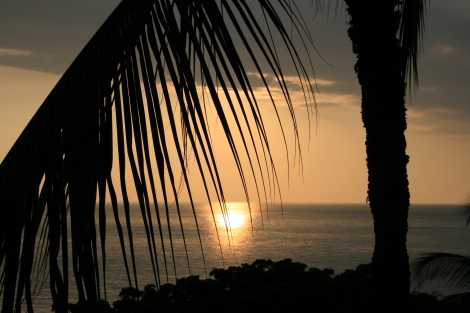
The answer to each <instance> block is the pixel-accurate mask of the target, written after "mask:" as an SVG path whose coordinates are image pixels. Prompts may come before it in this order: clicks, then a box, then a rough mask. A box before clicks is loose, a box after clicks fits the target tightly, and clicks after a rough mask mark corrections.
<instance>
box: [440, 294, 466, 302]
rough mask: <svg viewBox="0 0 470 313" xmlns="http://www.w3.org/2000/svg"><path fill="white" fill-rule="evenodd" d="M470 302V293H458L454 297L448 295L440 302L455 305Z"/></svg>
mask: <svg viewBox="0 0 470 313" xmlns="http://www.w3.org/2000/svg"><path fill="white" fill-rule="evenodd" d="M469 300H470V292H462V293H456V294H452V295H447V296H443V297H441V298H440V301H442V302H455V303H461V302H464V301H465V302H467V303H468V301H469Z"/></svg>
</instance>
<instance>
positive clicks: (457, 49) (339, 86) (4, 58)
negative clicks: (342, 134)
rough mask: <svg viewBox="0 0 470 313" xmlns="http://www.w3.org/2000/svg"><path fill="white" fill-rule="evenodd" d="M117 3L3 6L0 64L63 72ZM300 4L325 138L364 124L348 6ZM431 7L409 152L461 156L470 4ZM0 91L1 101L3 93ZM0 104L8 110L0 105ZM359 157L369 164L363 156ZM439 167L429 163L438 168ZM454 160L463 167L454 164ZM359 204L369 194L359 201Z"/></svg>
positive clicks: (469, 91) (467, 112) (466, 137)
mask: <svg viewBox="0 0 470 313" xmlns="http://www.w3.org/2000/svg"><path fill="white" fill-rule="evenodd" d="M119 2H120V1H118V0H82V1H74V0H60V1H59V0H47V1H26V0H15V1H7V0H0V29H1V30H2V31H1V32H0V66H4V67H12V68H20V69H24V70H32V71H36V72H43V73H48V74H55V75H61V74H63V73H64V72H65V70H66V69H67V68H68V66H69V65H70V64H71V63H72V61H73V60H74V59H75V57H76V56H77V55H78V53H79V52H80V51H81V49H82V48H83V47H84V46H85V44H86V43H87V42H88V41H89V40H90V38H91V37H92V35H93V34H94V33H95V32H96V31H97V29H98V28H99V27H100V26H101V24H102V23H103V22H104V21H105V19H106V18H107V17H108V16H109V14H110V13H111V12H112V11H113V9H114V8H115V7H116V6H117V4H118V3H119ZM295 3H296V4H297V5H299V7H301V11H302V13H303V15H304V19H305V21H306V23H307V25H308V26H309V28H310V32H311V34H312V37H313V40H314V44H315V47H316V48H317V49H318V51H319V52H320V53H321V55H322V57H323V58H324V59H325V60H326V61H328V62H329V63H330V64H331V65H333V67H332V66H330V65H328V64H326V63H325V62H324V61H323V60H322V59H321V58H320V57H319V56H318V54H316V52H314V50H313V49H310V50H309V51H310V52H311V54H312V60H313V66H314V69H315V75H316V78H317V80H318V87H319V89H320V92H321V94H320V95H319V97H318V101H319V102H318V104H319V114H320V117H322V118H323V121H322V119H320V124H319V130H320V133H322V132H323V130H325V132H326V131H327V129H328V126H325V124H327V123H328V121H329V120H330V119H331V120H336V121H337V123H341V125H342V126H341V127H343V126H344V125H345V124H347V123H348V120H347V118H348V116H350V115H348V114H353V113H349V112H356V113H354V114H356V115H355V117H354V118H355V119H357V120H355V122H354V123H355V125H360V117H359V112H360V99H361V96H360V87H359V85H358V82H357V78H356V76H355V73H354V71H353V65H354V63H355V60H356V57H355V55H354V54H353V53H352V48H351V42H350V40H349V38H348V36H347V28H348V25H347V17H346V15H345V13H344V8H343V10H342V11H341V10H339V11H338V12H337V13H338V14H337V15H338V17H336V18H334V12H330V14H329V15H328V14H327V13H326V12H324V13H323V14H318V15H317V16H316V17H315V19H313V16H314V13H315V10H314V8H313V7H312V6H311V5H310V1H309V0H296V1H295ZM341 3H342V2H341ZM428 9H429V12H428V13H429V14H428V15H427V18H426V32H425V36H424V49H423V52H424V53H423V54H422V55H421V58H420V60H419V74H420V88H419V90H418V91H417V92H416V93H415V94H414V95H413V98H412V104H410V101H409V99H408V117H409V119H408V122H409V130H408V132H407V138H408V139H409V140H408V141H409V147H410V149H412V147H413V143H416V144H415V145H414V146H415V147H418V146H419V147H420V148H419V149H421V150H423V149H424V150H426V149H428V148H429V149H428V150H426V151H427V153H428V154H429V151H434V150H432V149H434V148H433V145H441V144H440V143H438V142H441V141H442V142H445V144H444V143H442V145H447V146H445V147H446V148H445V149H444V148H443V147H442V146H439V147H441V148H439V149H437V150H446V149H447V150H448V153H449V154H460V153H461V152H462V151H463V150H459V149H464V148H463V147H465V149H467V148H466V147H467V146H470V123H469V122H468V121H469V120H470V103H469V102H470V87H469V86H468V85H469V82H470V39H469V38H470V27H469V26H470V2H469V1H468V0H448V1H444V0H436V1H431V3H430V7H429V8H428ZM241 53H242V54H243V52H241ZM287 70H288V71H289V70H290V69H287ZM18 75H19V74H18ZM5 79H6V78H5ZM1 88H2V87H1V86H0V95H2V92H3V93H4V92H6V91H2V89H1ZM4 88H7V87H4ZM8 88H10V89H11V88H13V87H8ZM12 90H13V89H12ZM8 91H9V90H8ZM0 101H1V100H0ZM0 105H1V106H2V107H4V106H8V105H9V104H8V103H5V102H4V101H2V102H1V103H0ZM16 105H17V104H16ZM36 105H37V106H39V105H40V103H36ZM2 109H3V108H2ZM12 110H13V109H11V111H12ZM339 111H341V112H340V113H338V112H339ZM12 112H13V111H12ZM18 114H19V113H18ZM335 114H336V115H335ZM338 114H340V115H341V114H342V115H341V116H342V117H341V116H340V115H338ZM29 118H30V117H29ZM322 123H324V124H323V126H322ZM327 125H328V124H327ZM322 127H323V128H322ZM355 127H359V126H355ZM323 133H324V132H323ZM18 135H19V134H17V135H16V137H17V136H18ZM423 142H427V143H426V144H427V145H428V146H426V147H428V148H423V147H422V146H421V145H424V144H425V143H423ZM362 145H363V140H362ZM449 147H452V148H449ZM459 147H460V148H459ZM359 148H360V149H363V146H361V147H359ZM359 148H358V149H359ZM465 151H467V150H465ZM416 153H417V154H418V152H416ZM410 154H411V153H410ZM411 157H412V160H413V155H411ZM423 157H425V156H424V152H423ZM2 158H3V156H2ZM416 158H418V156H416ZM360 159H361V160H360V161H361V162H364V161H363V160H364V159H363V156H362V155H361V157H360ZM436 162H438V161H437V160H434V161H432V162H430V164H435V166H439V164H438V163H436ZM449 162H454V163H455V164H456V165H455V166H460V167H461V166H463V163H459V162H457V161H451V160H450V161H449ZM462 162H463V161H462ZM457 164H458V165H457ZM410 166H412V164H410ZM467 167H468V166H467ZM422 170H423V171H426V170H425V169H422ZM410 171H411V172H413V171H414V170H413V168H411V169H410ZM457 172H458V170H455V173H454V174H455V175H457V174H456V173H457ZM446 173H447V172H446ZM462 173H463V172H462ZM465 173H470V171H467V172H465ZM444 174H445V173H444ZM444 174H442V175H444ZM454 174H452V175H454ZM436 175H437V176H436V177H440V176H439V175H440V174H439V175H438V174H436ZM361 179H362V178H361ZM429 179H431V178H429ZM433 179H437V178H433ZM362 180H363V179H362ZM459 182H460V183H467V182H468V186H465V187H466V189H464V190H467V189H470V179H466V178H465V179H464V178H462V179H461V180H460V181H459ZM345 184H346V183H345ZM361 184H362V183H361ZM459 192H460V191H459ZM424 193H425V191H423V194H424ZM460 193H461V192H460ZM360 199H365V196H363V195H361V197H360ZM361 201H362V200H361ZM456 201H457V200H456ZM421 202H423V201H421Z"/></svg>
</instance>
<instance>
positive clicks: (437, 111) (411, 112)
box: [407, 108, 459, 118]
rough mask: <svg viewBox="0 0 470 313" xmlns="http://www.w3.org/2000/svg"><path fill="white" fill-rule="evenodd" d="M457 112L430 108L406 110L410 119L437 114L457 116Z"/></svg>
mask: <svg viewBox="0 0 470 313" xmlns="http://www.w3.org/2000/svg"><path fill="white" fill-rule="evenodd" d="M458 113H459V112H458V111H456V110H451V109H447V108H430V109H426V110H417V109H414V108H411V109H408V111H407V115H408V117H410V118H421V117H428V116H431V115H438V114H458Z"/></svg>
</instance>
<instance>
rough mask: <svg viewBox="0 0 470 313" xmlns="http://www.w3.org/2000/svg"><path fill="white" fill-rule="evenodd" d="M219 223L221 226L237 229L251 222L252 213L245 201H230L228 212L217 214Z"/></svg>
mask: <svg viewBox="0 0 470 313" xmlns="http://www.w3.org/2000/svg"><path fill="white" fill-rule="evenodd" d="M216 218H217V223H218V224H219V225H220V226H223V227H227V228H229V229H232V230H235V229H237V228H240V227H242V226H248V225H249V223H250V213H249V210H248V205H247V204H246V203H244V202H228V203H227V212H226V214H222V213H219V214H217V215H216Z"/></svg>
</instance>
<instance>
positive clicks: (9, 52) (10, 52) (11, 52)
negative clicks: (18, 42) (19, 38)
mask: <svg viewBox="0 0 470 313" xmlns="http://www.w3.org/2000/svg"><path fill="white" fill-rule="evenodd" d="M31 54H32V52H31V51H26V50H16V49H7V48H2V47H0V56H7V57H8V56H11V57H14V56H28V55H31Z"/></svg>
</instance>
